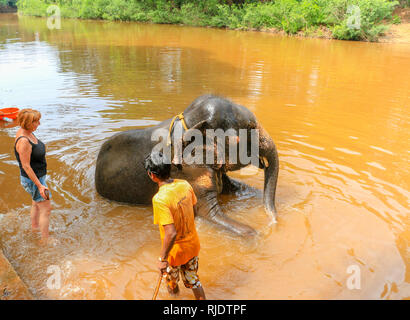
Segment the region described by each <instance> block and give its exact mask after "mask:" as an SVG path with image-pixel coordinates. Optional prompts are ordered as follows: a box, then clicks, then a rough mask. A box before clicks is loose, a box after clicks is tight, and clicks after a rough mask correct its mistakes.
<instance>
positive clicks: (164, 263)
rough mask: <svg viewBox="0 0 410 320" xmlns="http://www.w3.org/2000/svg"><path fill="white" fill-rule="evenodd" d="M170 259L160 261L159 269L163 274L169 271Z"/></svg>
mask: <svg viewBox="0 0 410 320" xmlns="http://www.w3.org/2000/svg"><path fill="white" fill-rule="evenodd" d="M167 267H168V261H158V269H159V272H160V273H161V274H164V273H166V272H167Z"/></svg>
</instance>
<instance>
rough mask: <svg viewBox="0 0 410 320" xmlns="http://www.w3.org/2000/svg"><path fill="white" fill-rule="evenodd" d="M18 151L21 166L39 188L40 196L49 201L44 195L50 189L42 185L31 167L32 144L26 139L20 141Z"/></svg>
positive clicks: (17, 146)
mask: <svg viewBox="0 0 410 320" xmlns="http://www.w3.org/2000/svg"><path fill="white" fill-rule="evenodd" d="M16 150H17V152H18V153H19V156H20V161H21V166H22V167H23V169H24V171H25V172H26V173H27V175H28V177H29V178H30V179H31V181H33V182H34V184H35V185H36V186H37V188H38V190H39V191H40V195H41V196H42V197H43V198H44V199H47V196H46V194H45V193H44V191H45V190H48V189H47V188H46V187H45V186H43V185H42V184H41V182H40V180H38V178H37V176H36V174H35V173H34V171H33V169H32V168H31V166H30V158H31V150H32V147H31V145H30V143H29V142H28V141H27V140H26V139H20V140H19V141H18V142H17V145H16Z"/></svg>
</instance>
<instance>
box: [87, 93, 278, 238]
mask: <svg viewBox="0 0 410 320" xmlns="http://www.w3.org/2000/svg"><path fill="white" fill-rule="evenodd" d="M211 129H213V130H216V129H222V130H223V132H226V131H228V130H232V129H233V130H234V132H238V131H240V130H242V133H243V132H244V133H245V135H242V136H240V135H239V136H236V140H235V139H233V140H232V139H230V136H229V137H226V140H227V141H228V142H226V141H222V143H220V144H219V145H220V146H221V145H222V146H223V145H224V144H225V146H226V147H231V146H232V144H233V145H234V147H235V143H236V144H237V146H239V144H240V143H241V139H242V140H245V142H244V143H245V144H246V145H245V147H246V151H245V152H246V155H248V156H249V154H250V150H252V146H251V143H252V141H255V140H252V137H250V133H251V132H257V133H258V135H257V140H256V149H254V150H257V151H258V154H257V162H256V165H257V167H258V168H261V169H264V191H263V203H264V207H265V211H266V212H267V213H268V214H269V215H270V216H272V217H273V220H274V222H276V217H277V212H276V208H275V193H276V185H277V180H278V173H279V158H278V153H277V150H276V146H275V144H274V142H273V140H272V138H271V137H270V136H269V134H268V133H267V131H266V130H264V129H263V127H262V126H261V124H260V123H259V122H258V121H257V119H256V117H255V115H254V114H253V113H252V112H251V111H250V110H249V109H247V108H246V107H244V106H241V105H239V104H236V103H234V102H232V101H230V100H228V99H226V98H223V97H220V96H216V95H212V94H207V95H202V96H200V97H198V98H197V99H195V100H194V101H193V102H192V103H191V104H190V105H189V106H188V107H187V108H186V109H185V110H184V111H183V113H182V114H180V115H179V116H176V117H174V118H172V119H167V120H165V121H163V122H161V123H159V124H157V125H155V126H152V127H148V128H145V129H134V130H128V131H124V132H120V133H117V134H114V135H113V136H112V137H110V138H109V139H108V140H106V141H105V142H104V143H103V145H102V146H101V149H100V151H99V154H98V158H97V163H96V169H95V186H96V190H97V192H98V193H99V194H100V195H101V196H103V197H105V198H108V199H110V200H115V201H118V202H124V203H130V204H146V205H148V204H151V201H152V197H153V196H154V195H155V193H156V192H157V191H158V187H157V185H156V184H155V183H154V182H152V181H151V179H150V178H149V177H148V175H147V173H146V171H145V169H144V166H143V160H144V159H145V157H146V156H147V155H149V154H150V153H151V151H152V150H153V149H154V148H156V147H158V140H154V139H153V136H154V135H155V132H159V131H161V130H162V131H163V132H166V133H167V134H168V136H167V137H162V140H161V141H162V143H164V145H165V142H164V141H163V140H164V139H166V140H167V145H169V144H171V145H172V146H173V147H174V149H173V152H172V154H171V158H172V169H171V177H172V178H178V179H185V180H187V181H188V182H189V183H190V184H191V186H192V188H193V190H194V192H195V194H196V196H197V199H198V202H197V205H196V215H197V216H200V217H203V218H205V219H207V220H209V221H211V222H213V223H216V224H217V225H220V226H222V227H223V228H225V229H228V230H230V231H231V232H233V233H234V234H237V235H239V236H243V237H252V236H255V235H256V234H257V232H256V231H255V230H254V229H253V228H252V227H250V226H248V225H246V224H244V223H240V222H238V221H236V220H234V219H232V218H230V217H229V216H227V215H226V214H225V213H223V212H222V210H221V208H220V206H219V204H218V195H219V194H235V193H236V192H238V191H241V190H245V189H247V188H250V187H249V186H247V185H246V184H244V183H242V182H240V181H238V180H236V179H233V178H231V177H229V176H228V175H227V173H228V172H230V171H236V170H240V169H242V168H244V167H246V166H247V165H248V164H249V163H245V164H243V163H238V161H236V162H233V161H232V159H231V158H229V157H228V153H227V152H225V153H221V152H220V149H218V148H216V151H215V148H214V150H212V148H211V150H209V145H208V144H206V143H204V145H203V149H202V151H203V154H204V155H206V152H211V153H212V152H214V153H213V155H214V159H216V161H208V160H207V162H206V163H202V164H201V163H199V164H197V163H187V162H186V161H184V160H183V159H182V161H181V151H186V150H187V148H188V146H189V143H188V142H189V141H190V140H189V137H190V136H192V133H193V132H194V130H195V132H201V133H203V134H204V135H205V133H207V132H208V131H207V130H211ZM252 130H253V131H252ZM178 132H179V134H180V136H179V139H180V138H181V137H182V138H183V139H182V140H181V139H180V140H177V139H174V140H173V138H174V137H175V136H177V133H178ZM243 137H245V139H243ZM234 138H235V137H234ZM248 138H250V140H251V141H249V139H248ZM191 139H192V137H191ZM178 141H181V143H180V144H179V145H180V147H179V148H177V147H176V145H177V144H178V143H177V142H178ZM204 141H205V140H204ZM208 141H209V140H208ZM232 141H233V142H232ZM198 145H199V146H201V144H198ZM211 146H212V145H211ZM175 150H176V151H175ZM232 150H234V151H235V148H233V149H232ZM196 152H198V154H199V153H200V152H201V150H200V151H196ZM231 154H233V151H232V152H231V149H229V155H231ZM219 156H220V158H218V157H219ZM207 159H208V158H207ZM218 159H219V160H218Z"/></svg>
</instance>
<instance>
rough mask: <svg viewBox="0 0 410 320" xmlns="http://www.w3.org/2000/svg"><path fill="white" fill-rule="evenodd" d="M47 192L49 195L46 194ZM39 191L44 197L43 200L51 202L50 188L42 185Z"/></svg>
mask: <svg viewBox="0 0 410 320" xmlns="http://www.w3.org/2000/svg"><path fill="white" fill-rule="evenodd" d="M46 190H47V194H46ZM38 191H40V195H41V196H42V197H43V199H45V200H49V198H48V188H46V187H45V186H43V185H42V184H40V186H39V187H38Z"/></svg>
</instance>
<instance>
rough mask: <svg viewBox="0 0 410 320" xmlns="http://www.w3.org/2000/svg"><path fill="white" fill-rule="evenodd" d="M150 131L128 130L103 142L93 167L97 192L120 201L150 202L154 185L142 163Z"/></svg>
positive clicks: (148, 149)
mask: <svg viewBox="0 0 410 320" xmlns="http://www.w3.org/2000/svg"><path fill="white" fill-rule="evenodd" d="M151 131H152V130H151V129H150V128H148V129H141V130H128V131H124V132H121V133H117V134H115V135H113V136H112V137H111V138H109V139H108V140H107V141H105V142H104V144H103V145H102V147H101V149H100V152H99V154H98V158H97V164H96V170H95V186H96V189H97V192H98V193H99V194H100V195H102V196H103V197H106V198H108V199H111V200H115V201H119V202H127V203H134V204H150V203H151V199H152V196H153V195H154V194H155V192H156V189H157V187H156V185H155V184H154V183H153V182H152V181H151V180H150V179H149V178H148V176H147V174H146V172H145V169H144V166H143V160H144V158H145V156H146V155H147V154H149V152H150V151H151V149H152V147H151Z"/></svg>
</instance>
